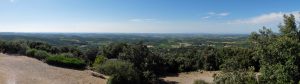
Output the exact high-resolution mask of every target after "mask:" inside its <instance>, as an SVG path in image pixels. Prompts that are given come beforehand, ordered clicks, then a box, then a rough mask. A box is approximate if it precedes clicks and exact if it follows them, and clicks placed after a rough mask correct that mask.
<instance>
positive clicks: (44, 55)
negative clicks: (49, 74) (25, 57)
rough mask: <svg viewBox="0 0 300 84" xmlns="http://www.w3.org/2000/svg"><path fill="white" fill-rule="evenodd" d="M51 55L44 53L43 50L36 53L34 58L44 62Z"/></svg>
mask: <svg viewBox="0 0 300 84" xmlns="http://www.w3.org/2000/svg"><path fill="white" fill-rule="evenodd" d="M49 56H50V54H49V53H48V52H46V51H42V50H38V51H36V53H35V54H34V58H36V59H39V60H43V59H46V58H47V57H49Z"/></svg>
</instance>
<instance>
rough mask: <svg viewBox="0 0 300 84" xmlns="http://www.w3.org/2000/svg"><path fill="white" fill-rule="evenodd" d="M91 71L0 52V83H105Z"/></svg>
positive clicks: (104, 80)
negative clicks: (55, 65)
mask: <svg viewBox="0 0 300 84" xmlns="http://www.w3.org/2000/svg"><path fill="white" fill-rule="evenodd" d="M91 73H92V72H91V71H89V70H85V71H79V70H73V69H65V68H59V67H54V66H49V65H47V64H46V63H43V62H41V61H38V60H36V59H33V58H29V57H26V56H9V55H5V54H0V84H106V79H102V78H98V77H94V76H92V75H91Z"/></svg>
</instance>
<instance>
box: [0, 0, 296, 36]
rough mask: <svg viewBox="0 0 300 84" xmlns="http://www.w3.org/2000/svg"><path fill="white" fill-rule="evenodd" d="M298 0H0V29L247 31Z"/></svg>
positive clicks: (291, 10)
mask: <svg viewBox="0 0 300 84" xmlns="http://www.w3.org/2000/svg"><path fill="white" fill-rule="evenodd" d="M299 3H300V1H299V0H289V1H286V0H0V11H1V12H0V32H94V33H95V32H100V33H101V32H105V33H107V32H109V33H250V32H253V31H257V30H258V29H260V28H261V27H262V26H267V27H271V28H272V29H273V30H274V31H277V30H278V28H276V27H277V26H278V24H279V23H280V22H281V19H282V15H283V14H295V15H296V17H297V18H298V19H299V11H300V5H299Z"/></svg>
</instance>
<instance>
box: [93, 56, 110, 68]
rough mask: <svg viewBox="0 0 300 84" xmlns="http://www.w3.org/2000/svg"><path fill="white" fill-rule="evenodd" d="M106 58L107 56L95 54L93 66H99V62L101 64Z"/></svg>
mask: <svg viewBox="0 0 300 84" xmlns="http://www.w3.org/2000/svg"><path fill="white" fill-rule="evenodd" d="M106 60H107V58H106V57H104V56H102V55H101V56H97V57H96V59H95V61H94V63H93V67H94V68H96V69H97V68H99V66H100V65H101V64H103V63H104V62H105V61H106Z"/></svg>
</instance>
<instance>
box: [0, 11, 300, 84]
mask: <svg viewBox="0 0 300 84" xmlns="http://www.w3.org/2000/svg"><path fill="white" fill-rule="evenodd" d="M297 25H299V24H297V23H296V21H295V17H294V16H293V15H285V16H284V20H283V23H282V24H281V25H280V26H279V28H280V31H279V33H274V32H273V31H272V30H271V29H269V28H266V27H263V28H262V29H261V30H259V32H253V33H252V34H251V35H239V34H237V35H211V34H203V35H198V34H186V35H185V34H121V35H119V36H118V35H114V34H100V35H98V34H38V35H37V34H26V33H20V34H17V33H2V34H0V39H1V41H0V51H1V52H2V53H6V54H18V55H26V56H29V57H32V58H36V59H38V60H41V61H44V62H45V63H48V64H50V65H53V66H58V67H65V68H72V69H78V70H84V69H91V70H94V71H97V72H99V73H103V74H105V75H108V76H110V78H109V81H108V84H147V83H149V84H159V83H163V82H162V81H161V80H159V77H162V76H165V75H168V74H172V73H179V72H190V71H197V70H207V71H222V72H221V73H220V74H217V75H216V76H215V79H214V82H215V83H216V84H295V83H299V80H300V42H299V41H300V31H299V29H298V28H299V27H298V26H297ZM257 74H259V75H257Z"/></svg>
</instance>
